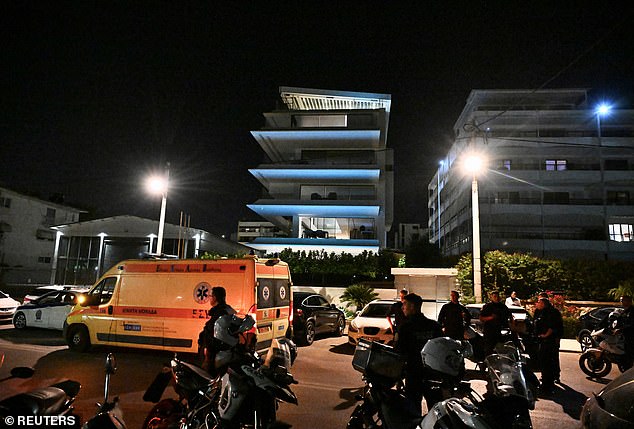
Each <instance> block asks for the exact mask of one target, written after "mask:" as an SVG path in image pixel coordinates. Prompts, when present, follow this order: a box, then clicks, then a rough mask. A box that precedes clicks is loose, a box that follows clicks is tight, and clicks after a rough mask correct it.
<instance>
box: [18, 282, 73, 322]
mask: <svg viewBox="0 0 634 429" xmlns="http://www.w3.org/2000/svg"><path fill="white" fill-rule="evenodd" d="M77 296H78V293H77V292H72V291H53V292H49V293H46V294H44V295H42V296H41V297H39V298H38V299H36V300H34V301H31V302H29V303H28V304H24V305H21V306H19V307H18V308H17V310H16V311H15V315H14V316H13V326H15V327H16V329H24V328H27V327H28V328H47V329H59V330H60V331H61V330H63V329H64V321H65V320H66V316H68V313H69V312H70V310H71V308H73V306H74V305H75V304H76V303H77Z"/></svg>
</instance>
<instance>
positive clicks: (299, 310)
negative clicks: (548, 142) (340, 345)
mask: <svg viewBox="0 0 634 429" xmlns="http://www.w3.org/2000/svg"><path fill="white" fill-rule="evenodd" d="M345 328H346V316H345V315H344V314H343V311H341V310H339V309H338V308H337V307H336V306H335V305H334V304H329V303H328V301H327V300H326V298H324V297H323V296H321V295H319V294H316V293H311V292H294V293H293V334H294V337H295V339H296V340H297V342H298V343H299V344H301V345H305V346H309V345H311V344H312V343H313V341H314V340H315V335H317V334H322V333H324V332H327V333H331V334H334V335H337V336H341V335H343V332H344V330H345Z"/></svg>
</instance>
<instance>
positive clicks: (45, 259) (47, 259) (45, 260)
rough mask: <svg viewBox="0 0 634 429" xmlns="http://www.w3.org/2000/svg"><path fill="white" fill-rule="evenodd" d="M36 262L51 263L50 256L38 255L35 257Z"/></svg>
mask: <svg viewBox="0 0 634 429" xmlns="http://www.w3.org/2000/svg"><path fill="white" fill-rule="evenodd" d="M37 262H39V263H40V264H50V263H51V257H50V256H40V257H38V258H37Z"/></svg>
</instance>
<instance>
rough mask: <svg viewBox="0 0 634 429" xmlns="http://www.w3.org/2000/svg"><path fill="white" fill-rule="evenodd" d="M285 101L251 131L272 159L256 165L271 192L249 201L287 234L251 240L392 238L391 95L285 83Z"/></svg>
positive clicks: (311, 242)
mask: <svg viewBox="0 0 634 429" xmlns="http://www.w3.org/2000/svg"><path fill="white" fill-rule="evenodd" d="M280 96H281V99H282V101H283V105H284V108H283V109H280V110H275V111H272V112H268V113H264V118H265V125H264V128H262V129H261V130H258V131H252V132H251V134H252V135H253V137H254V138H255V140H256V141H257V142H258V144H259V145H260V147H261V148H262V149H263V150H264V151H265V152H266V154H267V155H268V158H269V159H270V162H269V163H266V164H262V165H260V166H258V167H257V168H254V169H251V170H249V171H250V172H251V174H253V175H254V176H255V177H256V178H257V179H258V180H259V181H260V183H261V184H262V185H263V186H264V188H266V190H267V196H266V197H265V198H262V199H259V200H258V201H256V202H254V203H253V204H249V205H248V207H249V208H250V209H251V210H253V211H254V212H255V213H257V214H258V215H260V216H262V217H263V218H265V219H266V220H268V221H270V222H271V223H273V224H274V225H275V226H277V227H279V228H280V230H282V231H283V232H284V233H285V234H286V235H287V237H258V238H256V239H254V240H253V241H252V242H250V243H249V246H251V247H253V248H254V249H257V250H262V251H266V252H268V253H273V252H279V251H281V250H283V249H285V248H291V249H293V250H307V251H308V250H322V249H323V250H325V251H327V252H336V253H339V252H342V251H344V252H349V253H354V254H356V253H360V252H362V251H364V250H368V251H374V252H376V251H378V250H379V249H380V248H383V247H385V246H386V234H387V232H388V231H389V230H390V228H391V225H392V217H393V214H392V211H393V186H394V185H393V154H392V150H391V149H388V148H387V146H386V140H387V131H388V122H389V114H390V104H391V101H390V96H389V95H385V94H367V93H359V92H341V91H326V90H316V89H304V88H288V87H281V88H280Z"/></svg>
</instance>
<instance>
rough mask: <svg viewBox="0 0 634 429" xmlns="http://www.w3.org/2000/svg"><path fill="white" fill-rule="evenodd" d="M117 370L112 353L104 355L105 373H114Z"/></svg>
mask: <svg viewBox="0 0 634 429" xmlns="http://www.w3.org/2000/svg"><path fill="white" fill-rule="evenodd" d="M116 371H117V360H116V359H115V357H114V355H113V354H112V353H108V356H106V374H114V373H115V372H116Z"/></svg>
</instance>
